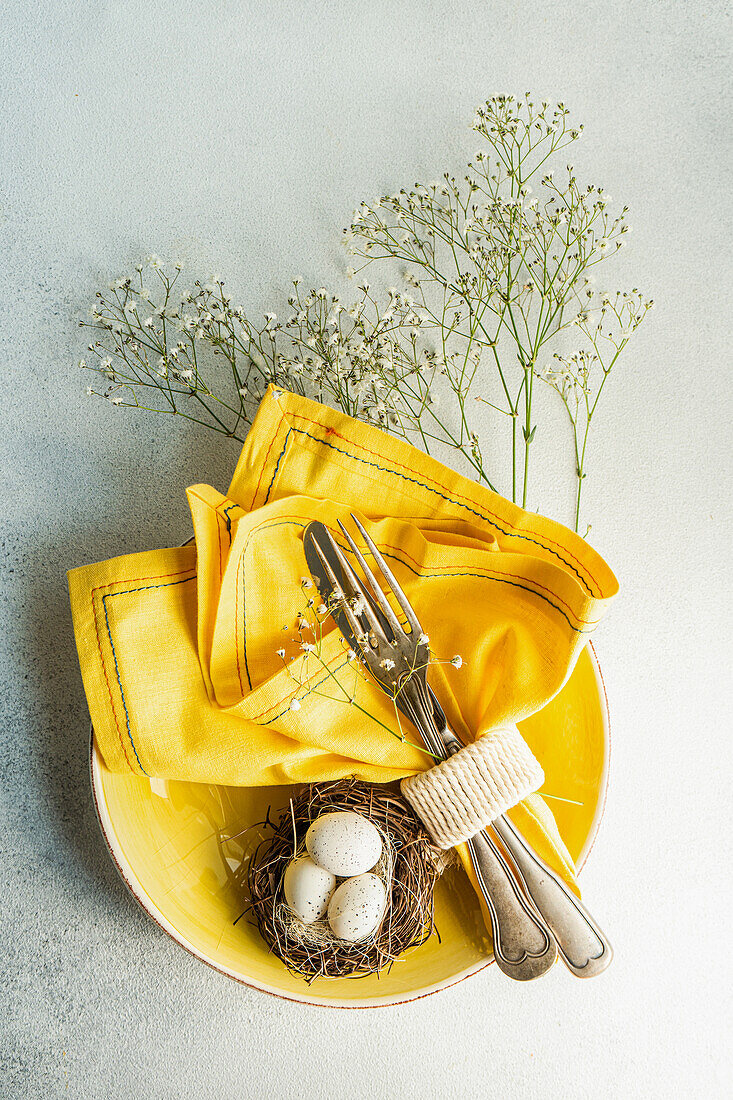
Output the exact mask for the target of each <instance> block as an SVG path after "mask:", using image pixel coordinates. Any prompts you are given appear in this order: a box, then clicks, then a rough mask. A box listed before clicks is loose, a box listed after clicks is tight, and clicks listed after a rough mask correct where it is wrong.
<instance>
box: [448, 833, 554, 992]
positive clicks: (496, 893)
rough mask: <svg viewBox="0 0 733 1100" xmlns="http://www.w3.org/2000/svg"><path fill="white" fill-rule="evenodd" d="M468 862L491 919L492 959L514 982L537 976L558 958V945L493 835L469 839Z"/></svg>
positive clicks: (483, 834) (480, 834)
mask: <svg viewBox="0 0 733 1100" xmlns="http://www.w3.org/2000/svg"><path fill="white" fill-rule="evenodd" d="M468 851H469V853H470V855H471V864H472V866H473V871H474V874H475V875H476V879H477V881H478V884H479V887H480V889H481V895H482V897H483V899H484V901H485V903H486V908H487V909H488V911H489V916H490V918H491V933H492V936H493V939H494V958H495V959H496V964H497V966H498V967H499V969H500V970H502V971H503V972H504V973H505V974H506V975H508V977H510V978H514V979H515V981H519V982H526V981H529V980H531V979H532V978H539V977H540V975H542V974H544V973H545V972H546V971H547V970H549V969H550V967H551V966H552V964H553V963H554V961H555V959H556V958H557V944H556V943H555V939H554V937H553V935H552V933H551V932H550V930H549V929H548V927H547V925H546V924H545V922H544V921H543V920H542V918H541V917H540V915H539V913H538V912H537V910H536V909H535V907H534V906H533V904H532V903H531V902H530V901H528V900H527V898H526V897H525V896H524V894H523V893H522V891H521V890H520V888H519V886H518V884H517V881H516V879H515V878H514V876H513V875H512V873H511V871H510V870H509V866H508V864H507V862H506V860H505V859H504V856H503V855H502V853H501V852H500V851H499V848H498V847H497V845H496V844H495V843H494V841H493V840H492V838H491V837H490V836H489V835H488V834H487V833H486V831H485V830H482V831H481V832H480V833H477V834H476V836H472V837H471V839H470V840H469V841H468Z"/></svg>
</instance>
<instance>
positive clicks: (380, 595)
mask: <svg viewBox="0 0 733 1100" xmlns="http://www.w3.org/2000/svg"><path fill="white" fill-rule="evenodd" d="M338 525H339V527H340V528H341V530H342V531H343V533H344V537H345V538H346V540H347V541H348V543H349V546H350V547H351V549H352V551H353V553H354V557H355V558H356V560H357V561H358V563H359V565H360V566H361V568H362V571H363V573H364V576H365V577H366V581H367V584H368V585H369V587H370V588H371V590H372V593H373V595H374V599H375V600H376V601H377V603H378V604H379V607H380V608H381V610H382V612H383V614H384V617H385V619H386V620H387V622H388V623H389V625H390V626H391V628H392V632H393V634H394V636H395V639H397V638H399V637H401V636H402V635H403V634H404V629H403V626H402V623H401V622H400V620H399V619H398V618H397V616H396V615H395V613H394V611H393V610H392V605H391V604H390V602H389V600H388V599H387V597H386V596H385V594H384V592H383V591H382V588H381V585H380V584H379V582H378V581H377V578H376V577H375V576H374V573H373V572H372V571H371V569H370V568H369V566H368V565H367V561H366V558H365V557H364V555H363V554H362V552H361V550H360V549H359V547H358V546H357V545H356V543H355V542H354V540H353V539H352V537H351V535H350V534H349V532H348V531H347V530H346V528H345V527H344V525H343V523H342V522H341V520H339V521H338Z"/></svg>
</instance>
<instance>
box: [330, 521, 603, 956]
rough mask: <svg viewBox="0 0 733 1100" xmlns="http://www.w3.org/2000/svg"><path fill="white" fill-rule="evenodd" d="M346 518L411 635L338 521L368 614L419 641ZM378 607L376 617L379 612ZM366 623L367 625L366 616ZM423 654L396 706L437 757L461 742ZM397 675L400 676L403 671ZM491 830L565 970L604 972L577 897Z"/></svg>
mask: <svg viewBox="0 0 733 1100" xmlns="http://www.w3.org/2000/svg"><path fill="white" fill-rule="evenodd" d="M352 519H353V520H354V523H355V524H356V526H357V527H358V529H359V531H360V533H361V535H362V538H363V539H364V541H365V543H366V545H367V547H368V548H369V550H370V552H371V554H372V557H373V558H374V561H375V563H376V564H377V566H378V568H379V570H380V572H381V573H382V576H383V577H384V579H385V581H386V582H387V585H388V586H389V588H390V589H391V590H392V592H393V593H394V596H395V599H396V600H397V602H398V604H399V606H400V607H401V609H402V611H403V613H404V614H405V617H406V619H407V622H408V625H409V626H410V628H411V635H406V632H405V631H404V629H403V628H402V626H401V624H400V622H399V620H398V619H397V616H396V615H395V614H394V612H393V610H392V608H391V605H390V604H389V602H388V601H387V599H386V597H385V595H384V593H383V591H382V589H381V587H380V585H379V583H378V582H377V580H376V578H375V576H374V574H373V572H372V571H371V569H370V568H369V566H368V565H367V563H366V561H365V559H364V556H363V554H362V553H361V551H360V550H359V548H358V547H357V546H356V544H355V542H354V540H353V539H352V538H351V536H350V535H349V533H348V531H346V529H345V528H344V526H343V524H340V526H341V529H342V531H343V533H344V535H345V537H346V539H347V541H348V543H349V546H350V547H351V550H352V552H353V553H354V555H355V557H356V560H357V561H358V563H359V565H360V566H361V568H362V570H363V571H364V576H365V578H366V581H367V584H368V585H369V588H370V590H371V595H372V597H373V599H374V600H375V601H376V606H373V607H372V614H373V616H374V617H376V618H377V620H378V622H379V623H380V625H381V628H382V633H383V634H384V635H385V637H387V639H388V640H389V634H392V640H393V643H395V644H397V645H398V640H399V641H401V640H402V639H403V638H405V637H412V638H413V639H414V638H415V637H417V638H418V639H419V638H420V636H421V635H422V628H421V626H420V623H419V622H418V619H417V616H416V615H415V613H414V611H413V609H412V607H411V605H410V603H409V601H408V600H407V597H406V596H405V593H404V592H403V591H402V589H401V588H400V586H399V584H398V583H397V581H396V579H395V577H394V574H393V573H392V571H391V569H390V567H389V566H388V565H387V563H386V561H385V560H384V557H383V556H382V554H381V553H380V551H379V550H378V549H377V547H376V546H375V544H374V542H373V541H372V539H371V538H370V537H369V535H368V533H367V532H366V531H365V530H364V527H363V525H362V524H361V523H360V522H359V520H358V519H357V518H356V516H353V515H352ZM311 526H313V525H311ZM318 527H319V528H321V530H322V532H323V533H325V535H326V536H327V538H328V539H329V540H330V542H331V544H332V546H333V548H334V551H335V554H336V556H337V560H338V561H339V564H341V569H342V572H344V565H345V567H346V570H345V572H346V575H347V576H349V575H350V577H351V578H353V580H352V584H353V583H356V586H357V588H358V589H359V590H360V591H361V593H362V596H366V597H367V599H368V594H367V593H366V592H365V591H364V589H363V587H361V586H360V585H359V582H358V578H356V576H355V573H354V571H353V570H352V569H350V567H349V565H348V562H346V559H345V558H344V556H343V553H341V551H340V549H339V548H338V546H337V545H336V544H335V543H334V542H333V540H332V539H331V538H330V534H329V532H328V530H327V529H326V528H325V527H323V526H322V525H320V524H319V525H318ZM314 545H316V546H317V542H315V541H314ZM334 579H335V575H334ZM336 583H337V582H336ZM380 611H381V615H380V614H379V612H380ZM368 621H369V623H370V625H371V619H370V620H368ZM398 648H399V645H398ZM428 655H429V650H428V649H427V647H426V652H425V660H424V661H423V662H422V664H421V666H420V668H419V669H413V670H412V671H411V674H410V679H414V680H415V681H416V683H417V686H418V693H419V696H420V698H419V700H418V701H417V705H415V703H414V702H411V703H410V704H409V705H408V706H403V707H402V709H403V710H405V712H406V713H408V716H409V717H410V718H411V720H412V721H413V724H415V725H416V726H417V728H418V729H419V730H420V731H421V733H422V734H423V737H424V739H425V741H426V747H428V748H429V749H430V751H433V752H435V754H436V755H438V756H439V757H440V758H444V757H446V756H448V755H452V754H453V753H455V752H457V751H458V750H459V749H460V748H461V747H462V742H461V741H460V739H459V738H458V737H457V736H456V734H455V733H453V731H452V730H451V729H450V728H449V726H448V722H447V719H446V716H445V713H444V712H443V709H442V707H441V706H440V703H439V701H438V699H437V697H436V695H435V693H434V692H433V690H432V688H431V687H430V686H429V685H428V683H427V676H426V671H425V666H426V665H427V657H428ZM402 674H403V676H404V670H403V673H402ZM377 679H379V677H377ZM380 683H381V686H382V687H383V688H385V690H387V687H386V686H385V684H384V682H382V681H380ZM403 690H404V689H403ZM397 702H398V704H399V703H400V702H407V699H400V697H399V696H398V699H397ZM410 708H411V709H410ZM411 711H412V713H411ZM436 749H437V750H438V751H437V752H436V751H435V750H436ZM491 834H494V835H496V836H498V837H499V839H500V840H501V843H502V844H503V846H504V848H505V849H506V851H507V854H508V855H509V857H510V859H511V862H512V866H513V870H514V872H515V874H516V875H517V877H518V878H519V881H520V882H521V884H522V886H523V887H524V889H525V891H526V892H527V894H528V895H529V897H530V898H531V900H532V902H533V903H534V906H535V907H536V909H537V910H539V912H540V913H541V914H542V917H543V918H544V920H545V921H546V922H547V924H548V925H549V927H550V928H551V929H552V932H553V933H554V936H555V938H556V941H557V946H558V948H559V951H560V955H561V957H562V959H563V961H564V962H565V964H566V966H567V967H568V969H570V970H571V971H572V972H573V973H574V974H575V975H577V976H578V977H593V976H595V975H596V974H600V973H601V972H602V971H603V970H605V969H606V967H607V966H608V965H609V963H610V962H611V959H612V957H613V951H612V949H611V945H610V943H609V942H608V939H607V938H606V936H605V935H604V934H603V932H602V931H601V930H600V928H599V927H598V925H597V924H596V923H595V921H594V920H593V918H592V917H591V915H590V913H588V911H587V910H586V909H585V907H584V906H583V905H582V903H581V902H580V901H579V899H578V898H576V897H575V895H574V894H573V893H572V892H571V891H570V890H569V889H568V887H567V886H566V885H565V883H564V882H563V881H562V879H560V878H559V876H558V875H556V874H555V872H554V871H552V869H551V868H550V867H548V866H547V864H546V863H544V861H543V860H542V859H541V858H540V857H539V856H538V855H537V853H536V852H535V851H534V849H533V848H532V847H531V846H530V845H529V844H528V843H527V841H526V840H525V839H524V837H523V836H522V835H521V833H520V832H519V831H518V830H517V828H516V827H515V826H514V824H513V823H512V822H511V821H510V819H509V818H508V817H506V816H505V815H501V816H500V817H499V818H497V819H496V820H495V821H494V822H493V823H492V825H491V828H490V831H489V834H488V835H487V834H486V832H485V831H484V833H483V835H484V836H486V839H487V841H488V842H489V844H492V843H493V841H492V835H491ZM480 835H481V834H480ZM499 854H501V853H499ZM498 961H499V959H498V958H497V962H498Z"/></svg>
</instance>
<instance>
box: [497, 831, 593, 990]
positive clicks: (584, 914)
mask: <svg viewBox="0 0 733 1100" xmlns="http://www.w3.org/2000/svg"><path fill="white" fill-rule="evenodd" d="M491 829H492V830H495V831H496V833H497V834H498V836H499V839H500V840H501V842H502V844H503V845H504V846H505V848H506V849H507V851H508V852H509V855H510V856H511V859H512V862H513V863H514V866H515V868H516V870H517V873H518V874H519V877H520V879H521V882H522V884H523V885H524V888H525V890H526V891H527V894H528V895H529V896H530V898H531V899H532V901H533V902H534V904H535V905H536V906H537V909H538V910H539V912H540V913H541V914H542V916H543V917H544V918H545V920H546V921H547V923H548V925H549V926H550V928H551V929H552V931H553V933H554V934H555V939H556V940H557V946H558V949H559V951H560V955H561V957H562V960H563V962H564V963H565V965H566V966H567V967H568V969H569V970H571V971H572V972H573V974H575V975H576V976H577V977H579V978H593V977H595V976H596V974H600V973H602V972H603V971H604V970H605V969H606V967H607V966H608V965H609V963H610V962H611V959H612V958H613V949H612V947H611V944H610V943H609V942H608V940H607V939H606V937H605V936H604V934H603V932H602V931H601V930H600V928H599V927H598V925H597V924H596V922H595V921H594V920H593V918H592V917H591V915H590V913H589V912H588V910H587V909H586V908H585V906H584V905H583V904H582V903H581V902H580V900H579V899H578V898H576V896H575V894H573V893H572V892H571V891H570V890H569V889H568V887H567V886H566V885H565V883H564V882H563V881H562V879H560V878H559V877H558V876H557V875H556V874H555V872H554V871H552V870H551V869H550V868H549V867H548V866H547V864H546V863H545V862H544V860H542V859H540V857H539V856H538V855H537V853H536V852H535V851H534V849H533V848H531V847H530V845H529V844H528V843H527V841H526V840H525V839H524V837H523V836H522V834H521V833H520V832H519V831H518V830H517V828H516V827H515V825H514V824H513V823H512V822H511V821H510V820H509V818H508V817H505V816H504V815H502V816H501V817H497V818H496V820H495V821H493V822H492V823H491Z"/></svg>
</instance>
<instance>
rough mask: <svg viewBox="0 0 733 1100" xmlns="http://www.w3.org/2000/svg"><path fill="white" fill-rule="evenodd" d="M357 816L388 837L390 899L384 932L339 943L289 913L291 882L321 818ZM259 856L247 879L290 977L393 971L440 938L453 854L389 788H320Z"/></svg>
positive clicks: (382, 869) (319, 924)
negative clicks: (289, 874) (437, 910)
mask: <svg viewBox="0 0 733 1100" xmlns="http://www.w3.org/2000/svg"><path fill="white" fill-rule="evenodd" d="M337 810H350V811H352V812H354V813H358V814H361V815H362V816H363V817H366V818H368V819H369V820H370V821H371V822H372V823H373V824H374V826H375V827H376V828H377V829H378V831H379V833H380V834H381V837H382V842H383V851H382V857H381V859H380V861H379V863H378V864H377V866H376V867H375V868H374V872H373V873H374V874H376V875H379V877H380V878H381V879H382V881H383V883H384V885H385V888H386V892H387V905H386V909H385V912H384V916H383V918H382V921H381V923H380V925H379V926H378V928H377V930H376V932H374V933H373V934H372V936H371V937H369V938H368V939H366V940H362V941H360V942H359V943H350V942H347V941H345V940H339V939H336V938H335V936H334V934H333V932H332V931H331V928H330V926H329V924H328V921H327V920H325V919H322V920H318V921H314V922H313V923H312V924H305V923H303V921H301V920H300V919H299V918H298V916H297V915H296V914H295V913H293V911H292V910H291V909H290V907H289V906H288V904H287V902H286V900H285V895H284V892H283V876H284V874H285V869H286V867H287V866H288V864H289V863H290V862H291V860H292V859H293V858H294V857H295V856H297V855H300V854H301V853H302V852H303V851H304V850H305V834H306V832H307V831H308V827H309V826H310V825H311V823H312V822H313V821H315V819H316V818H317V817H319V816H320V815H321V814H325V813H332V812H334V811H337ZM265 829H266V830H267V835H266V837H265V839H264V840H263V841H262V842H261V843H260V845H259V846H258V847H257V849H256V850H255V851H254V853H253V854H252V857H251V859H250V861H249V865H248V868H247V879H248V884H249V894H250V903H251V913H252V914H253V916H254V918H255V920H256V922H257V926H258V928H259V930H260V933H261V935H262V937H263V939H264V940H265V942H266V943H267V944H268V946H269V948H270V950H271V951H272V952H273V953H274V954H275V955H277V956H278V958H280V959H282V961H283V962H284V963H285V965H286V966H287V967H288V969H289V970H291V971H293V972H294V973H297V974H299V975H301V976H302V977H305V978H306V979H307V980H308V981H309V982H311V981H313V980H314V979H315V978H319V977H328V978H343V977H361V976H365V975H367V974H378V973H379V972H380V971H381V970H384V969H385V968H388V967H390V966H391V965H392V964H393V962H394V961H395V959H397V958H398V957H399V956H400V955H401V954H402V953H403V952H404V951H406V950H407V949H408V948H410V947H417V946H419V945H420V944H422V943H425V941H426V940H427V939H428V938H429V937H430V936H431V935H432V934H433V932H434V931H435V926H434V919H433V890H434V887H435V883H436V880H437V878H438V876H439V874H440V873H441V871H442V869H443V866H444V859H445V853H443V852H441V851H439V850H438V849H437V848H435V847H434V846H433V845H432V844H431V842H430V840H429V838H428V835H427V833H426V832H425V829H424V827H423V825H422V824H421V822H420V821H419V819H418V818H417V817H416V816H415V814H414V813H413V811H412V809H411V808H410V806H409V805H408V804H407V803H406V802H405V801H404V799H402V798H401V797H400V795H399V794H397V793H395V792H394V791H393V790H391V789H390V788H389V787H385V786H380V785H375V784H371V783H362V782H360V781H359V780H356V779H342V780H339V781H338V782H333V783H312V784H310V785H309V786H307V787H304V788H303V790H302V791H301V792H300V793H299V794H298V795H297V796H296V797H294V798H293V799H292V800H291V802H290V805H289V806H288V807H287V809H286V810H285V811H284V812H283V813H282V815H281V817H280V820H279V821H278V822H277V823H273V822H271V821H270V820H269V813H268V819H267V821H266V822H265Z"/></svg>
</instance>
